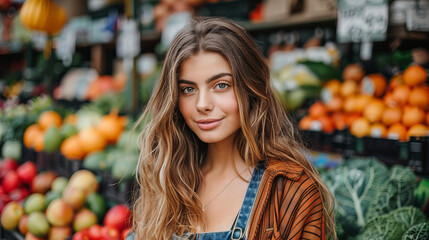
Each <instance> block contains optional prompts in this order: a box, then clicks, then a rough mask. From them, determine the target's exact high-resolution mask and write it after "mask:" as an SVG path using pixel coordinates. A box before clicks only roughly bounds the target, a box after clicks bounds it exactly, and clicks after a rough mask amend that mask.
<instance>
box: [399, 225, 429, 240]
mask: <svg viewBox="0 0 429 240" xmlns="http://www.w3.org/2000/svg"><path fill="white" fill-rule="evenodd" d="M426 239H429V224H428V223H427V222H423V223H420V224H417V225H414V226H412V227H411V228H410V229H408V230H407V231H406V232H405V233H404V235H403V236H402V240H426Z"/></svg>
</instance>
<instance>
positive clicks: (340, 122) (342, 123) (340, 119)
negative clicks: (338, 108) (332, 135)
mask: <svg viewBox="0 0 429 240" xmlns="http://www.w3.org/2000/svg"><path fill="white" fill-rule="evenodd" d="M332 121H334V126H335V129H337V130H343V129H345V128H346V127H347V123H346V116H345V115H344V114H343V113H341V112H336V113H334V114H333V115H332Z"/></svg>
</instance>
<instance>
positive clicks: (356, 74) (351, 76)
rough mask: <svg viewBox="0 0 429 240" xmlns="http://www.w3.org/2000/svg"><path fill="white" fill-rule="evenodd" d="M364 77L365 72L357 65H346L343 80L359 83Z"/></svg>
mask: <svg viewBox="0 0 429 240" xmlns="http://www.w3.org/2000/svg"><path fill="white" fill-rule="evenodd" d="M364 75H365V71H364V69H363V68H362V66H361V65H360V64H358V63H352V64H349V65H347V66H346V67H345V68H344V71H343V80H345V81H354V82H359V81H360V80H362V78H363V76H364Z"/></svg>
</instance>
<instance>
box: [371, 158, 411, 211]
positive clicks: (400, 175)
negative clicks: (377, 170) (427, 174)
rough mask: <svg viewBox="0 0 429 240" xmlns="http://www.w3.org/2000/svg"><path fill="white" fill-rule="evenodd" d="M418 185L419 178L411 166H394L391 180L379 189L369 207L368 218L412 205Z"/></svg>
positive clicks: (391, 171)
mask: <svg viewBox="0 0 429 240" xmlns="http://www.w3.org/2000/svg"><path fill="white" fill-rule="evenodd" d="M416 187H417V178H416V175H415V174H414V173H413V171H411V169H410V168H405V167H402V166H393V167H392V169H391V170H390V176H389V180H388V181H387V182H386V183H384V184H383V185H382V186H381V187H380V189H379V190H378V191H377V194H376V195H375V201H373V202H372V204H371V205H370V207H369V210H368V215H367V219H371V218H373V217H376V216H379V215H380V214H385V213H388V212H390V211H392V210H394V209H397V208H400V207H404V206H410V205H412V204H413V200H414V189H415V188H416Z"/></svg>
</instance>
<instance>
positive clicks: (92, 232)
mask: <svg viewBox="0 0 429 240" xmlns="http://www.w3.org/2000/svg"><path fill="white" fill-rule="evenodd" d="M101 229H102V226H100V225H98V224H96V225H93V226H92V227H90V228H89V229H88V234H89V237H90V238H91V240H102V239H103V238H101Z"/></svg>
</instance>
